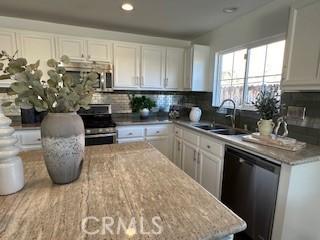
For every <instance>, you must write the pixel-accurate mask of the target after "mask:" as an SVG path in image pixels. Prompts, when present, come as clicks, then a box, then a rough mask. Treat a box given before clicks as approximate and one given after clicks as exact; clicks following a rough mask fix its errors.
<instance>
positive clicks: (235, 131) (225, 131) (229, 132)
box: [210, 128, 248, 135]
mask: <svg viewBox="0 0 320 240" xmlns="http://www.w3.org/2000/svg"><path fill="white" fill-rule="evenodd" d="M210 132H213V133H216V134H221V135H245V134H248V132H246V131H244V130H240V129H234V128H230V129H221V130H212V131H210Z"/></svg>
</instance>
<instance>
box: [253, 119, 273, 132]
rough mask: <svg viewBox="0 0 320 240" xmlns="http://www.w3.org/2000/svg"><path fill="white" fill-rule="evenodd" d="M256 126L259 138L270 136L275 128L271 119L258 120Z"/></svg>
mask: <svg viewBox="0 0 320 240" xmlns="http://www.w3.org/2000/svg"><path fill="white" fill-rule="evenodd" d="M257 125H258V129H259V132H260V135H261V136H270V135H271V134H272V132H273V128H274V126H275V125H274V123H273V121H272V119H268V120H265V119H260V121H259V122H257Z"/></svg>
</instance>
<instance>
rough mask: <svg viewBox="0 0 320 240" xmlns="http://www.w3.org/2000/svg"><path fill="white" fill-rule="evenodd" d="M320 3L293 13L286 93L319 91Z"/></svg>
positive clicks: (310, 3) (301, 5) (298, 7)
mask: <svg viewBox="0 0 320 240" xmlns="http://www.w3.org/2000/svg"><path fill="white" fill-rule="evenodd" d="M319 13H320V1H314V0H313V1H310V0H308V1H300V2H297V4H296V5H294V6H293V7H292V9H291V16H290V25H289V31H288V40H287V45H286V54H285V62H284V69H283V81H282V87H283V90H320V27H319V22H320V14H319Z"/></svg>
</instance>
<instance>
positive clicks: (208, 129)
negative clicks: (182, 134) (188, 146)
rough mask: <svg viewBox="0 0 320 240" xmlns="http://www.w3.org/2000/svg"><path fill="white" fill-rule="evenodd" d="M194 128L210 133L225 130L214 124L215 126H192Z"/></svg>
mask: <svg viewBox="0 0 320 240" xmlns="http://www.w3.org/2000/svg"><path fill="white" fill-rule="evenodd" d="M194 127H196V128H200V129H202V130H207V131H212V130H226V129H227V128H226V127H225V126H222V125H219V124H215V125H194Z"/></svg>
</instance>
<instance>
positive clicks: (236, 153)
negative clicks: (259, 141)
mask: <svg viewBox="0 0 320 240" xmlns="http://www.w3.org/2000/svg"><path fill="white" fill-rule="evenodd" d="M228 154H231V155H233V157H235V158H236V159H238V160H239V161H240V163H243V162H247V163H248V164H250V165H257V166H259V167H261V168H264V169H266V170H268V171H270V172H273V173H275V174H277V175H280V165H278V164H275V163H272V162H270V161H268V160H267V159H265V158H263V157H259V156H256V155H254V154H251V153H248V152H245V151H242V150H240V149H236V148H234V147H230V146H227V147H226V154H225V155H226V156H227V155H228Z"/></svg>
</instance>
